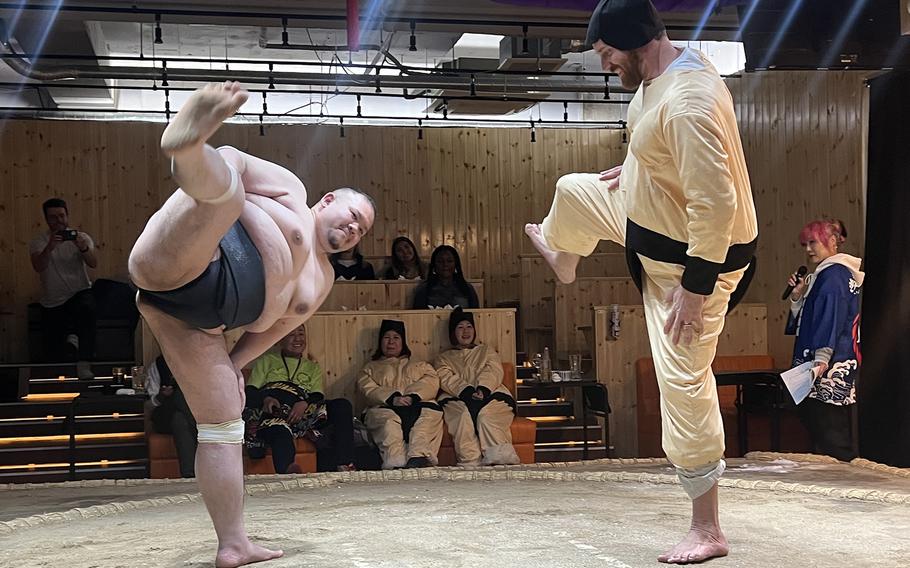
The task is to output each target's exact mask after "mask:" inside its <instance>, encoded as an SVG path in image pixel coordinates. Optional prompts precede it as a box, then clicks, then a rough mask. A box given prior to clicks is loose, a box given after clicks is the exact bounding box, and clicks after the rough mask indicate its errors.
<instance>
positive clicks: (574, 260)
mask: <svg viewBox="0 0 910 568" xmlns="http://www.w3.org/2000/svg"><path fill="white" fill-rule="evenodd" d="M525 233H526V234H527V235H528V237H530V239H531V244H533V245H534V248H536V249H537V252H539V253H540V255H541V256H542V257H543V259H544V260H546V261H547V264H549V265H550V268H552V269H553V272H555V273H556V278H558V279H559V281H560V282H562V283H563V284H571V283H572V282H575V267H576V266H578V261H579V259H581V257H580V256H578V255H577V254H572V253H570V252H558V251H555V250H552V249H550V247H549V246H548V245H547V241H546V240H545V239H544V238H543V232H541V230H540V225H538V224H536V223H528V224H527V225H525Z"/></svg>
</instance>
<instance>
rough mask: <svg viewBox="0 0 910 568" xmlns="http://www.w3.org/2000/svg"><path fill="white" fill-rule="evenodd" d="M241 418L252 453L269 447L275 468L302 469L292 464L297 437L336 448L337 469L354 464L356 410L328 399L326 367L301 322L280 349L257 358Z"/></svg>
mask: <svg viewBox="0 0 910 568" xmlns="http://www.w3.org/2000/svg"><path fill="white" fill-rule="evenodd" d="M243 417H244V420H245V421H246V423H247V432H246V433H247V436H246V441H245V443H246V445H247V448H248V451H249V455H250V457H251V458H254V459H261V458H262V457H264V456H265V451H266V446H271V448H272V463H273V464H274V465H275V471H276V472H277V473H301V471H300V467H299V466H298V465H297V464H296V463H294V456H295V455H296V453H297V448H296V446H295V444H294V438H295V437H299V436H306V437H307V438H308V439H309V440H310V441H312V442H313V443H314V444H315V445H316V450H317V453H323V452H334V455H335V466H336V467H335V469H337V470H338V471H351V470H353V469H354V463H353V462H354V459H353V446H354V410H353V408H352V407H351V403H350V402H349V401H348V400H346V399H343V398H338V399H334V400H328V401H327V400H325V395H323V384H322V369H321V368H320V367H319V364H318V363H317V362H316V361H313V360H312V359H310V357H309V356H308V355H307V338H306V327H304V326H302V325H301V326H300V327H298V328H297V329H295V330H294V331H292V332H291V333H289V334H288V335H287V336H286V337H285V338H284V339H282V340H281V353H280V354H278V353H273V352H269V353H265V354H263V355H262V356H261V357H259V358H258V359H256V361H255V362H254V363H253V371H252V372H251V373H250V378H249V380H248V381H247V384H246V409H245V410H244V412H243ZM320 461H324V460H320Z"/></svg>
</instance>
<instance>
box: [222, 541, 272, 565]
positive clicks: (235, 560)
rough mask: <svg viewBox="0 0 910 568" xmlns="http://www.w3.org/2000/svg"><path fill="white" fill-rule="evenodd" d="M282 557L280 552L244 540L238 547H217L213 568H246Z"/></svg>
mask: <svg viewBox="0 0 910 568" xmlns="http://www.w3.org/2000/svg"><path fill="white" fill-rule="evenodd" d="M282 556H284V552H282V551H280V550H269V549H268V548H263V547H261V546H259V545H258V544H253V543H252V542H250V541H249V540H246V541H245V542H243V543H241V544H239V545H238V546H230V545H226V546H223V547H218V554H217V555H216V556H215V567H216V568H235V567H236V566H246V565H247V564H254V563H256V562H264V561H266V560H272V559H273V558H281V557H282Z"/></svg>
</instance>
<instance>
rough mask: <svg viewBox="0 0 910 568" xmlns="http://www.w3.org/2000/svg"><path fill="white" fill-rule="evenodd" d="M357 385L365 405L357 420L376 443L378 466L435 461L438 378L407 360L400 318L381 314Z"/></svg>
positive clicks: (439, 427) (439, 435)
mask: <svg viewBox="0 0 910 568" xmlns="http://www.w3.org/2000/svg"><path fill="white" fill-rule="evenodd" d="M357 387H358V388H359V389H360V392H361V393H363V396H364V397H365V398H366V401H367V405H368V407H369V408H367V410H366V412H365V413H364V419H363V421H364V423H365V424H366V427H367V429H368V430H369V432H370V435H371V436H372V438H373V440H374V441H375V442H376V445H377V446H379V453H380V454H381V456H382V468H383V469H394V468H399V467H408V468H410V467H427V466H431V465H436V464H437V463H438V460H437V454H438V453H439V446H440V445H441V444H442V412H441V410H440V408H439V405H437V404H436V393H437V392H439V378H438V377H437V376H436V371H435V370H434V369H433V367H432V366H431V365H430V364H429V363H426V362H424V361H412V360H411V350H410V349H409V348H408V343H407V336H406V334H405V329H404V322H400V321H395V320H382V325H381V326H380V328H379V345H378V346H377V347H376V352H375V353H374V354H373V360H372V361H370V362H369V363H367V364H366V365H365V366H364V368H363V370H362V371H361V372H360V376H359V377H358V378H357Z"/></svg>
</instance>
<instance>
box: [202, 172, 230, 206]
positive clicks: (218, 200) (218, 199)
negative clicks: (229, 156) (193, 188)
mask: <svg viewBox="0 0 910 568" xmlns="http://www.w3.org/2000/svg"><path fill="white" fill-rule="evenodd" d="M224 164H225V165H226V166H227V167H228V170H229V171H230V172H231V185H230V187H228V188H227V191H225V192H224V193H222V194H221V195H219V196H218V197H216V198H214V199H200V200H199V201H201V202H202V203H208V204H209V205H220V204H222V203H226V202H228V201H230V200H231V198H232V197H234V194H235V193H237V190H238V189H239V188H240V174H238V173H237V169H236V168H234V166H232V165H231V164H230V163H229V162H224Z"/></svg>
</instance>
